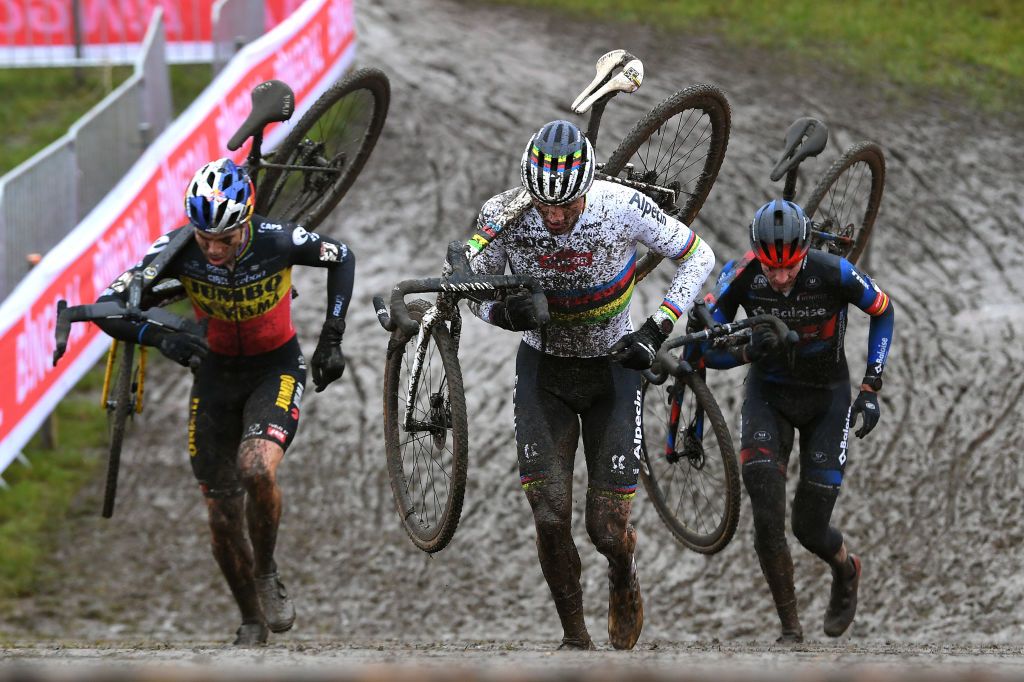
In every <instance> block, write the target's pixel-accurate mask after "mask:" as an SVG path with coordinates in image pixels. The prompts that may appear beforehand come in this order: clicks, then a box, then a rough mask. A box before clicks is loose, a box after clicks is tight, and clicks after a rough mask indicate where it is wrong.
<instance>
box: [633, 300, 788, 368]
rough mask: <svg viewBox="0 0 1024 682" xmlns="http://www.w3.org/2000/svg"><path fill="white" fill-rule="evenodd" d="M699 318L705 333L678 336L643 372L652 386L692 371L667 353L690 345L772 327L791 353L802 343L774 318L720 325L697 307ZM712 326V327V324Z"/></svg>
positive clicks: (701, 306) (704, 309) (749, 319)
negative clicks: (759, 326) (757, 327)
mask: <svg viewBox="0 0 1024 682" xmlns="http://www.w3.org/2000/svg"><path fill="white" fill-rule="evenodd" d="M694 310H695V311H696V314H697V317H698V318H700V321H701V322H702V323H703V324H705V325H706V327H707V328H706V329H702V330H700V331H697V332H692V333H690V334H685V335H683V336H677V337H676V338H674V339H669V340H668V341H666V342H665V343H664V345H662V347H661V350H659V351H658V356H657V357H656V358H655V360H654V365H653V366H652V367H651V369H650V370H645V371H644V376H645V377H646V378H647V380H648V381H650V382H651V383H652V384H662V383H664V382H665V379H667V378H668V376H669V375H672V376H680V375H681V374H685V373H688V372H691V371H693V370H692V369H691V368H690V366H689V363H687V362H686V361H685V360H683V361H678V360H676V359H675V358H673V357H672V356H671V355H669V354H668V352H667V351H669V350H672V349H673V348H679V347H680V346H685V345H686V344H688V343H696V342H700V341H710V340H714V339H719V338H722V337H725V336H729V335H731V334H735V333H736V332H740V331H743V330H744V329H750V328H751V327H755V326H757V325H759V324H768V325H771V326H772V327H773V328H774V329H775V332H776V334H778V336H779V338H780V339H782V343H783V345H784V346H785V347H786V348H787V349H788V348H792V347H793V346H795V345H796V342H797V341H798V340H799V338H800V337H799V336H798V335H797V333H796V332H795V331H793V330H792V329H790V328H789V327H787V326H786V323H785V322H783V321H782V320H780V319H779V318H778V317H776V316H775V315H755V316H754V317H747V318H744V319H742V320H739V321H738V322H725V323H722V322H717V321H715V320H714V319H713V318H711V313H710V312H708V310H707V307H706V306H703V305H697V306H694ZM709 322H710V324H709Z"/></svg>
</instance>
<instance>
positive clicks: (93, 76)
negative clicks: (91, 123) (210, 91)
mask: <svg viewBox="0 0 1024 682" xmlns="http://www.w3.org/2000/svg"><path fill="white" fill-rule="evenodd" d="M81 74H82V75H81V78H78V77H76V76H75V70H74V69H70V68H32V69H0V92H3V93H4V106H3V107H0V129H2V130H4V131H6V134H7V137H6V138H5V140H4V144H3V145H0V175H3V174H4V173H6V172H8V171H10V170H12V169H13V168H15V167H16V166H17V165H18V164H20V163H22V162H23V161H26V160H28V159H29V158H31V157H32V155H33V154H35V153H36V152H38V151H39V150H41V149H43V148H45V147H46V146H47V145H49V144H50V143H52V142H54V141H55V140H57V138H59V137H60V136H61V135H63V134H64V133H66V132H67V131H68V128H69V127H71V125H72V124H73V123H74V122H75V121H77V120H78V119H79V118H81V117H82V116H83V115H84V114H85V113H86V112H87V111H89V109H91V108H92V107H94V106H96V105H97V104H98V103H99V102H100V100H102V99H103V98H104V97H106V96H107V95H108V94H110V92H111V91H112V90H113V89H114V88H116V87H117V86H118V85H120V84H121V83H123V82H124V81H125V80H127V79H128V77H129V76H131V74H132V67H130V66H117V67H112V68H99V67H95V68H88V69H81ZM211 77H212V70H211V69H210V67H209V65H207V64H188V65H176V66H172V67H171V73H170V78H171V97H172V101H173V102H174V114H175V115H177V114H179V113H181V112H182V111H183V110H184V109H185V107H187V106H188V105H189V104H191V103H192V101H193V100H194V99H195V98H196V97H197V96H198V95H199V93H200V92H202V90H203V88H205V87H206V86H207V85H208V84H209V83H210V80H211Z"/></svg>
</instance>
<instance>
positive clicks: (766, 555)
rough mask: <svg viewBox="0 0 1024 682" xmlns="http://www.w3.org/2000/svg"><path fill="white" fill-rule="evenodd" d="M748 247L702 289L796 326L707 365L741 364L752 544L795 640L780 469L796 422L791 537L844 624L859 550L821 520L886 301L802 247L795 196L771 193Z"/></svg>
mask: <svg viewBox="0 0 1024 682" xmlns="http://www.w3.org/2000/svg"><path fill="white" fill-rule="evenodd" d="M750 245H751V248H752V251H751V252H749V253H747V254H746V255H745V256H744V257H743V258H741V259H739V260H738V261H734V262H731V263H729V264H728V265H727V266H726V268H725V269H724V270H723V272H722V275H721V276H720V278H719V282H718V284H717V287H716V290H715V292H714V293H713V294H710V295H709V296H708V297H707V300H708V302H709V304H710V307H711V310H712V314H713V316H714V318H715V319H716V320H718V321H719V322H727V321H731V320H732V319H733V318H734V317H735V315H736V312H737V309H738V308H739V307H741V306H742V307H743V309H744V311H745V312H746V314H747V315H748V316H754V315H761V314H765V313H769V314H772V315H775V316H776V317H779V318H780V319H781V320H782V321H783V322H785V323H786V325H787V326H788V327H789V328H790V330H792V331H795V332H796V333H797V335H798V339H799V340H798V341H797V343H796V346H795V347H794V348H792V349H786V348H785V347H784V344H783V342H782V340H781V339H779V338H778V337H777V336H776V332H775V331H774V329H773V328H771V327H769V326H767V325H765V326H763V327H762V326H758V327H755V328H754V329H753V330H752V334H751V340H750V342H749V344H747V345H746V346H743V347H741V348H740V349H738V350H733V351H725V350H708V351H707V352H706V353H705V355H704V359H705V363H706V365H707V366H708V367H712V368H718V369H724V368H728V367H735V366H738V365H740V364H746V363H750V365H751V366H750V370H749V371H748V373H747V379H746V381H745V383H744V386H745V395H744V400H743V407H742V425H741V441H740V461H741V464H742V470H743V483H744V485H745V487H746V489H747V493H748V494H749V496H750V503H751V507H752V509H753V513H754V548H755V550H756V551H757V557H758V559H759V561H760V564H761V570H762V571H763V572H764V576H765V579H766V580H767V582H768V587H769V590H770V591H771V594H772V597H773V599H774V601H775V607H776V610H777V611H778V614H779V619H780V620H781V623H782V634H781V636H780V637H779V641H780V642H801V641H803V629H802V627H801V625H800V618H799V614H798V612H797V603H796V593H795V587H794V584H793V561H792V558H791V556H790V553H789V547H788V545H787V543H786V536H785V528H786V469H787V466H788V462H789V453H790V450H791V448H792V445H793V441H794V430H796V431H799V433H800V480H799V483H798V485H797V491H796V495H795V497H794V499H793V513H792V526H793V534H794V535H796V537H797V540H799V541H800V543H801V544H802V545H803V546H804V547H805V548H806V549H807V550H809V551H810V552H812V553H814V554H815V555H816V556H818V557H820V558H821V559H822V560H823V561H825V562H826V563H828V564H829V566H831V568H832V573H833V579H832V591H831V595H830V598H829V603H828V608H827V609H826V611H825V622H824V630H825V634H827V635H829V636H830V637H838V636H839V635H841V634H843V632H845V631H846V629H847V628H848V627H849V626H850V624H851V623H852V622H853V619H854V615H855V613H856V610H857V588H858V584H859V582H860V575H861V561H860V558H859V557H858V556H857V555H855V554H851V553H850V552H849V551H848V549H847V546H846V543H845V542H844V540H843V536H842V534H841V533H840V532H839V530H838V529H837V528H835V527H833V526H831V525H830V520H831V517H832V510H833V507H834V506H835V502H836V498H837V497H838V495H839V490H840V486H841V485H842V482H843V472H844V469H845V467H846V461H847V445H848V435H849V431H850V429H852V428H854V426H855V425H856V422H857V420H858V418H860V419H861V420H862V423H861V426H860V428H859V429H858V430H857V432H856V435H857V437H858V438H863V437H864V436H866V435H867V434H868V433H870V432H871V430H872V429H873V428H874V427H875V425H876V424H877V423H878V419H879V416H880V411H879V403H878V392H879V391H880V390H881V388H882V372H883V370H884V369H885V362H886V358H887V357H888V354H889V350H890V348H891V346H892V338H893V322H894V316H895V312H894V310H893V304H892V301H891V300H890V299H889V297H888V296H887V295H886V294H885V293H884V292H882V291H881V289H879V288H878V286H877V285H876V284H875V283H874V282H873V281H872V280H871V278H870V277H868V276H867V275H866V274H864V273H863V272H861V271H860V270H858V269H857V268H856V267H855V266H854V265H853V264H851V263H850V262H849V261H847V260H846V259H844V258H840V257H838V256H836V255H833V254H829V253H825V252H823V251H819V250H817V249H814V250H811V249H810V248H809V246H810V221H809V220H808V218H807V217H806V215H804V211H803V209H801V208H800V207H799V206H798V205H796V204H794V203H793V202H789V201H784V200H775V201H770V202H768V203H767V204H765V205H764V206H762V207H761V208H759V209H758V210H757V213H756V214H755V215H754V219H753V221H752V222H751V224H750ZM850 304H852V305H854V306H856V307H858V308H860V309H861V310H863V311H864V312H865V313H867V314H868V315H869V316H870V317H871V325H870V330H869V338H868V356H867V368H866V369H865V372H864V378H863V380H862V381H861V384H860V391H859V393H858V395H857V397H856V399H855V400H854V401H853V403H852V405H851V402H850V379H849V370H848V368H847V364H846V353H845V348H844V345H843V341H844V335H845V332H846V323H847V321H846V313H847V307H848V306H849V305H850Z"/></svg>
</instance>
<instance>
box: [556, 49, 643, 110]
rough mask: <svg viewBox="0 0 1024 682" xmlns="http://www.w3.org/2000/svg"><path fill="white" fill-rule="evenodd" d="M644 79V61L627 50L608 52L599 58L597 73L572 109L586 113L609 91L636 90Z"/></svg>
mask: <svg viewBox="0 0 1024 682" xmlns="http://www.w3.org/2000/svg"><path fill="white" fill-rule="evenodd" d="M619 67H622V71H621V72H620V73H617V74H615V76H612V73H613V72H614V71H615V70H616V69H618V68H619ZM643 80H644V65H643V62H641V61H640V60H639V59H637V58H636V57H634V56H633V55H631V54H630V53H629V52H626V51H625V50H612V51H611V52H606V53H605V54H603V55H601V57H600V58H599V59H598V60H597V75H596V76H594V80H592V81H590V85H588V86H587V87H586V88H584V89H583V92H581V93H580V94H579V96H578V97H577V98H576V101H574V102H573V103H572V110H573V111H574V112H576V113H577V114H584V113H586V112H587V110H588V109H590V107H591V106H593V105H594V102H596V101H597V100H599V99H601V98H602V97H604V96H605V95H607V94H609V93H612V92H615V91H619V92H635V91H636V89H637V88H639V87H640V84H641V83H643Z"/></svg>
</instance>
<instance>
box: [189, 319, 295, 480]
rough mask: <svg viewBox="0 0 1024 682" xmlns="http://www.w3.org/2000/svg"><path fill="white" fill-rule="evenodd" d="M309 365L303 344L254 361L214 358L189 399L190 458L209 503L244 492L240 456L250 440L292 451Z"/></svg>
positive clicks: (198, 374) (208, 360)
mask: <svg viewBox="0 0 1024 682" xmlns="http://www.w3.org/2000/svg"><path fill="white" fill-rule="evenodd" d="M305 388H306V361H305V359H304V358H303V357H302V350H301V349H300V348H299V342H298V339H297V338H296V337H295V336H293V337H292V338H291V339H290V340H289V341H286V342H285V343H284V345H282V346H280V347H279V348H277V349H275V350H272V351H270V352H267V353H263V354H260V355H250V356H225V355H217V354H214V353H211V354H209V355H208V356H207V357H206V359H205V360H204V361H203V363H202V364H201V365H200V366H199V369H198V370H196V375H195V381H194V382H193V384H192V395H191V397H190V398H189V421H188V452H189V458H190V460H191V462H192V472H193V473H194V474H195V477H196V479H197V480H198V481H199V487H200V488H201V489H202V491H203V494H204V495H206V496H208V497H230V496H233V495H238V494H240V493H241V492H242V486H241V481H240V480H239V475H238V450H239V446H240V445H241V443H242V441H244V440H248V439H250V438H258V439H262V440H268V441H270V442H272V443H274V444H275V445H279V446H280V447H281V448H282V449H284V450H287V449H288V446H289V445H290V444H291V442H292V439H293V438H294V437H295V432H296V430H297V429H298V426H299V406H300V404H301V403H302V393H303V391H304V390H305Z"/></svg>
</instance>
